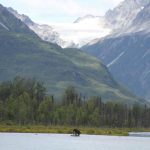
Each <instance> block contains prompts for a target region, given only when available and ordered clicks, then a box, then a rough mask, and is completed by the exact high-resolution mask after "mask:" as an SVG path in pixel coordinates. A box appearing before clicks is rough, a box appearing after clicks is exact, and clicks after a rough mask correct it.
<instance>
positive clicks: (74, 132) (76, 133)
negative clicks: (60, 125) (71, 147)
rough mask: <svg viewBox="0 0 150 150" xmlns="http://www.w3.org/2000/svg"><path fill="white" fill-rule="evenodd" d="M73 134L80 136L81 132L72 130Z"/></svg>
mask: <svg viewBox="0 0 150 150" xmlns="http://www.w3.org/2000/svg"><path fill="white" fill-rule="evenodd" d="M73 134H74V135H75V136H80V134H81V132H80V130H78V129H73Z"/></svg>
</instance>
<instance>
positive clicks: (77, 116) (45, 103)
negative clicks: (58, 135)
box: [0, 77, 150, 134]
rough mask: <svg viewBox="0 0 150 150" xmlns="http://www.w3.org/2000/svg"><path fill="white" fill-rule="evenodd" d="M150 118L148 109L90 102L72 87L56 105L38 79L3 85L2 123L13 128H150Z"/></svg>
mask: <svg viewBox="0 0 150 150" xmlns="http://www.w3.org/2000/svg"><path fill="white" fill-rule="evenodd" d="M149 118H150V108H149V107H147V106H146V105H145V106H140V105H139V104H134V105H133V106H132V107H128V106H127V105H124V104H122V103H113V102H107V103H104V102H102V100H101V97H90V98H88V99H86V98H85V97H82V96H81V94H79V93H78V92H77V91H76V89H75V88H74V87H72V86H69V87H68V88H67V89H66V90H65V91H64V93H63V94H62V98H61V101H60V102H59V103H58V102H57V103H56V101H55V98H54V96H53V95H47V94H46V88H45V87H44V85H43V83H41V82H38V81H36V80H34V79H24V78H19V77H17V78H15V79H14V80H13V81H11V82H10V81H9V82H4V83H2V84H0V122H3V123H6V124H10V125H11V124H16V125H34V124H41V125H46V126H49V125H52V126H60V125H61V126H83V127H103V128H104V127H108V128H143V127H144V128H148V127H150V120H149ZM33 130H34V129H33ZM85 132H88V133H89V134H90V133H91V134H92V133H93V134H96V133H95V132H98V131H95V130H93V129H91V130H86V131H85ZM110 132H113V131H110Z"/></svg>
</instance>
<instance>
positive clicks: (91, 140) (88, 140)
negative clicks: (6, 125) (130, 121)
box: [0, 133, 150, 150]
mask: <svg viewBox="0 0 150 150" xmlns="http://www.w3.org/2000/svg"><path fill="white" fill-rule="evenodd" d="M0 150H150V138H148V137H118V136H96V135H81V136H80V137H72V136H70V135H67V134H61V135H60V134H32V133H0Z"/></svg>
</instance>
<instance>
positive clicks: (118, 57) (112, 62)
mask: <svg viewBox="0 0 150 150" xmlns="http://www.w3.org/2000/svg"><path fill="white" fill-rule="evenodd" d="M124 53H125V52H121V53H120V54H119V55H118V56H117V57H116V58H115V59H114V60H113V61H111V62H110V63H109V64H108V65H107V67H110V66H112V65H113V64H115V63H116V62H117V61H118V60H119V59H120V58H121V57H122V56H123V55H124Z"/></svg>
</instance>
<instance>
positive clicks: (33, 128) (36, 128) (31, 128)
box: [0, 125, 150, 136]
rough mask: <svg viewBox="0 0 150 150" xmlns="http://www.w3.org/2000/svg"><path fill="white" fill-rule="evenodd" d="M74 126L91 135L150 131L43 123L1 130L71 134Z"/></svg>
mask: <svg viewBox="0 0 150 150" xmlns="http://www.w3.org/2000/svg"><path fill="white" fill-rule="evenodd" d="M74 128H79V129H80V130H81V132H82V134H89V135H114V136H128V132H150V129H145V128H94V127H69V126H43V125H28V126H18V125H0V132H17V133H59V134H71V133H72V130H73V129H74Z"/></svg>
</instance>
